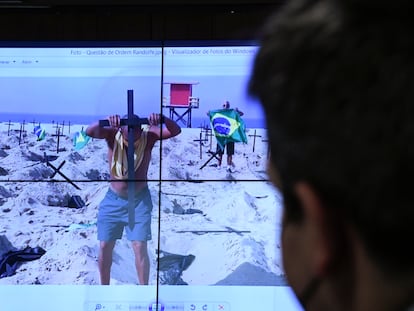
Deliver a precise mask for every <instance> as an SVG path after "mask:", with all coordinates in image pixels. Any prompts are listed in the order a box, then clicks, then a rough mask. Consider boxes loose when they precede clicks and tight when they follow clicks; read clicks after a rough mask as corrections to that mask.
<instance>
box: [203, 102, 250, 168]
mask: <svg viewBox="0 0 414 311" xmlns="http://www.w3.org/2000/svg"><path fill="white" fill-rule="evenodd" d="M243 114H244V113H243V112H242V111H240V110H239V109H237V108H236V109H231V108H230V102H229V101H225V102H224V103H223V109H218V110H210V111H209V112H208V113H207V115H208V116H209V118H210V123H211V128H212V130H213V133H214V136H215V137H216V139H217V149H216V154H217V155H218V168H219V169H220V168H221V163H222V158H223V153H224V149H226V150H227V152H226V154H227V171H228V172H229V173H232V168H233V167H234V163H233V155H234V143H235V142H243V143H247V137H246V132H245V125H244V121H243V120H242V118H241V116H242V115H243Z"/></svg>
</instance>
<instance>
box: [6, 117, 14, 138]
mask: <svg viewBox="0 0 414 311" xmlns="http://www.w3.org/2000/svg"><path fill="white" fill-rule="evenodd" d="M7 125H8V127H7V136H10V126H11V125H13V123H11V121H10V120H9V123H7Z"/></svg>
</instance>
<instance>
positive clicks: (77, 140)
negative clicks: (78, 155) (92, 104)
mask: <svg viewBox="0 0 414 311" xmlns="http://www.w3.org/2000/svg"><path fill="white" fill-rule="evenodd" d="M90 139H91V138H90V136H88V135H87V134H86V132H85V131H84V130H81V131H79V132H76V133H75V135H73V147H74V148H75V150H80V149H82V148H83V147H85V146H86V144H87V143H88V142H89V140H90Z"/></svg>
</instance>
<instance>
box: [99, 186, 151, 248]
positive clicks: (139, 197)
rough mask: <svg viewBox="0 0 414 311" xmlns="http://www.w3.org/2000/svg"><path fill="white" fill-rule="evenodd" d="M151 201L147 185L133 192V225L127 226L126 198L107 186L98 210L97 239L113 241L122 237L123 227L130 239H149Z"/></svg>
mask: <svg viewBox="0 0 414 311" xmlns="http://www.w3.org/2000/svg"><path fill="white" fill-rule="evenodd" d="M151 212H152V201H151V194H150V192H149V189H148V187H145V188H143V189H142V190H140V191H139V192H138V193H136V194H135V226H134V228H133V229H132V230H131V228H130V227H129V226H128V199H126V198H123V197H120V196H119V195H118V194H117V193H116V192H114V191H113V190H112V189H111V187H109V189H108V192H107V193H106V195H105V197H104V199H103V200H102V202H101V203H100V205H99V211H98V240H99V241H115V240H117V239H121V238H122V234H123V231H124V228H125V232H126V234H127V238H128V240H130V241H148V240H151Z"/></svg>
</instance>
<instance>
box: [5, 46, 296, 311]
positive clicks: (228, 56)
mask: <svg viewBox="0 0 414 311" xmlns="http://www.w3.org/2000/svg"><path fill="white" fill-rule="evenodd" d="M256 51H257V46H256V45H254V44H252V43H248V42H194V41H193V42H150V43H147V42H110V43H108V42H94V43H85V42H83V43H80V42H20V43H16V42H15V43H7V42H0V122H1V123H0V132H1V138H0V292H1V293H2V297H7V298H3V299H2V303H1V308H0V309H1V310H2V311H6V310H7V311H8V310H10V311H11V310H13V311H17V310H28V309H30V310H85V311H89V310H94V311H97V310H103V311H111V310H158V311H162V310H165V311H167V310H183V311H184V310H185V311H187V310H189V311H190V310H192V311H195V310H200V311H207V310H213V311H215V310H223V311H229V310H232V311H244V310H246V311H247V310H249V311H250V310H259V309H263V310H264V309H266V310H284V311H289V310H301V309H300V308H299V305H298V304H297V302H296V300H295V299H294V297H293V294H292V293H291V290H290V288H289V286H288V285H287V283H286V280H285V277H284V271H283V266H282V261H281V250H280V237H279V235H280V223H281V210H282V205H281V204H282V202H281V196H280V193H279V192H278V191H277V189H275V188H274V187H273V186H272V185H271V183H270V182H269V180H268V176H267V174H266V162H267V160H268V157H269V156H270V155H269V150H268V146H267V137H266V126H265V122H264V116H263V112H262V110H261V108H260V105H259V104H258V103H257V102H255V101H254V100H252V99H251V98H249V97H248V95H247V91H246V90H247V83H248V79H249V75H250V71H251V65H252V61H253V58H254V55H255V53H256ZM226 105H227V106H226ZM229 111H232V112H233V113H234V112H236V115H234V114H227V112H229ZM132 112H133V113H134V114H136V115H138V116H139V117H140V118H148V117H149V115H150V114H152V113H157V114H162V115H164V116H165V117H168V118H170V119H172V120H174V121H175V122H176V123H177V124H178V125H179V126H180V127H181V133H180V134H179V135H177V136H175V137H172V138H169V139H161V140H159V141H157V142H156V143H155V145H154V147H153V148H152V152H151V160H150V163H149V168H148V174H147V180H146V183H147V184H148V189H149V193H150V198H151V202H152V205H153V208H152V213H151V224H150V227H151V233H152V237H151V239H150V240H149V241H148V256H149V282H148V283H149V284H148V285H139V279H138V276H137V270H136V264H137V263H136V261H135V256H134V249H133V247H132V245H131V242H130V241H129V240H128V238H127V236H126V235H125V234H123V236H122V238H121V239H119V240H117V241H116V243H115V246H114V249H113V254H112V259H113V261H112V266H111V273H110V285H109V286H100V275H99V269H98V266H99V260H98V258H99V252H100V243H99V241H98V238H97V215H98V210H99V206H100V204H101V202H102V200H103V199H104V198H105V196H106V194H107V192H108V187H109V184H110V180H111V177H110V174H109V164H108V163H109V158H108V144H107V142H106V141H105V139H97V138H91V137H89V136H88V135H87V134H86V133H85V130H86V128H87V127H88V125H90V124H92V123H93V122H95V121H98V120H106V119H107V118H108V116H110V115H114V114H118V115H120V116H123V118H127V117H128V114H131V113H132ZM144 126H145V125H144ZM164 126H165V125H164ZM223 131H224V132H225V135H226V137H230V136H231V137H232V139H233V140H235V143H234V154H233V155H232V157H231V158H232V159H231V162H232V163H230V162H228V161H229V159H228V155H227V154H226V150H225V151H224V154H223V155H222V158H221V165H219V164H220V154H219V153H218V152H217V151H218V149H217V148H218V146H219V145H220V144H221V143H222V133H223ZM131 181H134V180H131ZM134 182H136V181H134Z"/></svg>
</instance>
